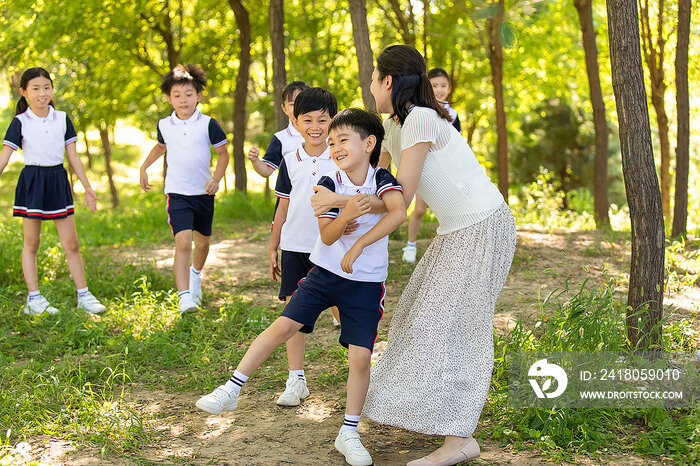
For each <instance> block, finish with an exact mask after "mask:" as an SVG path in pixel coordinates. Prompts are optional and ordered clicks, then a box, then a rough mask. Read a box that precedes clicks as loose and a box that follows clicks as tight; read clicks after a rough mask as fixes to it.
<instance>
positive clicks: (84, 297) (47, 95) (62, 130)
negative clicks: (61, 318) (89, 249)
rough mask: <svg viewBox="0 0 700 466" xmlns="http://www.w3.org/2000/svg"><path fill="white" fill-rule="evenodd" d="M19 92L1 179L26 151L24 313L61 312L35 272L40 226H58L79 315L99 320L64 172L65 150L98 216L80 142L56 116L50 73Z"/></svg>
mask: <svg viewBox="0 0 700 466" xmlns="http://www.w3.org/2000/svg"><path fill="white" fill-rule="evenodd" d="M19 92H20V94H22V97H21V98H20V99H19V102H18V103H17V109H16V111H15V117H14V118H13V120H12V123H10V127H9V128H8V130H7V133H6V134H5V140H4V142H3V148H2V152H0V174H2V172H3V170H4V169H5V167H6V166H7V163H8V161H9V160H10V156H11V155H12V152H13V151H16V150H18V149H20V148H21V149H22V153H23V155H24V162H25V166H24V168H23V169H22V172H21V173H20V175H19V181H18V182H17V188H16V189H15V204H14V207H13V209H12V211H13V213H12V215H13V216H15V217H22V219H23V229H24V247H23V248H22V271H23V272H24V281H25V282H26V283H27V289H28V290H29V295H28V296H27V305H26V306H25V307H24V313H25V314H31V315H38V314H42V313H44V312H48V313H49V314H55V313H56V312H58V309H56V308H55V307H53V306H51V305H50V304H49V302H48V301H47V300H46V298H45V297H44V296H42V295H41V293H40V292H39V279H38V277H37V267H36V253H37V250H38V249H39V238H40V236H41V222H42V220H53V221H54V225H56V231H57V232H58V237H59V238H60V239H61V244H62V245H63V249H64V251H65V253H66V259H67V261H68V270H69V271H70V274H71V276H72V277H73V281H74V282H75V286H76V287H77V288H78V309H84V310H85V311H87V312H89V313H91V314H99V313H100V312H103V311H104V310H105V307H104V306H103V305H102V304H101V303H100V302H99V301H98V300H97V299H96V298H95V297H94V296H93V295H92V293H90V291H88V288H87V283H86V281H85V270H84V268H83V260H82V259H81V257H80V250H79V248H78V235H77V233H76V231H75V220H74V219H73V197H72V195H71V190H70V186H69V184H68V174H67V173H66V170H65V168H63V154H64V147H65V152H66V153H67V154H68V161H69V162H70V164H71V166H72V167H73V170H74V171H75V173H76V174H77V175H78V179H80V182H81V183H82V184H83V187H84V188H85V205H87V206H89V207H90V210H91V211H92V212H94V211H95V210H96V208H97V196H96V195H95V192H94V191H93V190H92V187H90V183H89V182H88V180H87V177H86V176H85V170H84V169H83V165H82V163H81V162H80V158H79V157H78V154H77V152H76V150H75V141H76V140H77V139H78V137H77V135H76V133H75V128H73V123H71V121H70V118H68V116H67V115H66V114H65V112H61V111H59V110H54V107H53V105H54V104H53V100H52V96H53V81H52V80H51V76H49V73H48V72H47V71H46V70H45V69H43V68H30V69H28V70H27V71H25V72H24V73H23V74H22V78H21V80H20V88H19Z"/></svg>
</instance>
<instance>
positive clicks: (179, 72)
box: [173, 66, 194, 80]
mask: <svg viewBox="0 0 700 466" xmlns="http://www.w3.org/2000/svg"><path fill="white" fill-rule="evenodd" d="M173 76H174V77H176V78H178V79H190V80H191V79H194V78H193V77H192V75H191V74H190V73H189V71H187V69H185V67H184V66H177V67H175V68H174V69H173Z"/></svg>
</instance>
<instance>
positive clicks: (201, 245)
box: [194, 234, 209, 250]
mask: <svg viewBox="0 0 700 466" xmlns="http://www.w3.org/2000/svg"><path fill="white" fill-rule="evenodd" d="M194 247H195V248H197V249H200V250H201V249H209V236H204V235H199V234H197V235H194Z"/></svg>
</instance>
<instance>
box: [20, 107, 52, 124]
mask: <svg viewBox="0 0 700 466" xmlns="http://www.w3.org/2000/svg"><path fill="white" fill-rule="evenodd" d="M24 113H25V114H26V115H27V116H28V117H29V118H30V119H32V120H55V119H56V110H54V109H53V107H52V106H51V105H49V113H48V115H46V116H45V117H40V116H38V115H37V114H36V113H34V112H32V109H31V108H29V107H27V111H26V112H24Z"/></svg>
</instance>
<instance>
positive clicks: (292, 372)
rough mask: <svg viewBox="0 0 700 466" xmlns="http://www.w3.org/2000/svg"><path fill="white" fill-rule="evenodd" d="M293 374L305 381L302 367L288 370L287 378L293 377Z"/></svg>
mask: <svg viewBox="0 0 700 466" xmlns="http://www.w3.org/2000/svg"><path fill="white" fill-rule="evenodd" d="M295 375H296V376H297V377H299V378H300V379H301V380H303V381H304V382H306V377H304V369H298V370H293V371H289V378H290V379H291V378H292V377H294V376H295Z"/></svg>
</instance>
